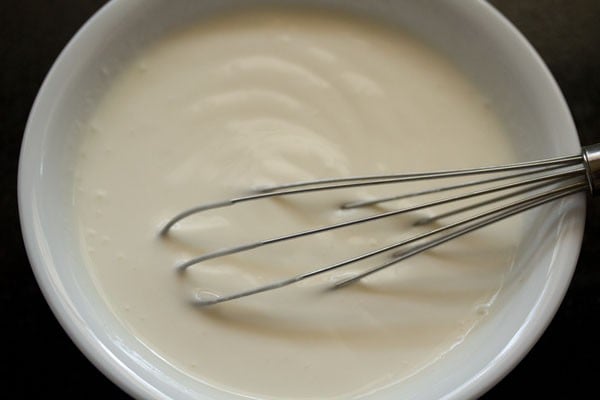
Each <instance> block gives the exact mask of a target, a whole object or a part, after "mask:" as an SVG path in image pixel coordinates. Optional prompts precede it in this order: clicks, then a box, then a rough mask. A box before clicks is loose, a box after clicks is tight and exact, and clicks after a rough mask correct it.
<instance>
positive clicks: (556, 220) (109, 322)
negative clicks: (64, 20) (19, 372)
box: [19, 0, 584, 399]
mask: <svg viewBox="0 0 600 400" xmlns="http://www.w3.org/2000/svg"><path fill="white" fill-rule="evenodd" d="M272 4H277V5H301V6H303V7H306V6H310V5H317V6H320V7H328V8H334V9H335V8H342V9H344V10H348V11H351V12H355V13H359V14H366V15H368V16H370V17H375V18H379V19H381V20H383V21H386V22H388V23H392V24H396V25H398V26H401V27H402V28H403V29H406V30H408V31H409V32H411V33H412V34H414V35H416V36H418V37H420V38H422V39H423V40H424V41H425V42H427V43H429V44H430V45H431V46H433V47H435V48H437V49H438V50H439V51H441V52H443V53H444V54H446V55H447V56H448V57H449V58H450V59H452V60H453V61H454V62H455V63H456V64H457V65H458V66H459V67H460V68H461V69H462V70H463V71H464V72H465V73H466V74H467V75H468V76H469V77H470V78H471V79H472V80H473V81H474V82H476V84H477V85H479V87H480V88H481V90H482V91H483V92H484V93H485V95H486V96H487V97H488V98H489V99H490V102H491V104H492V106H493V107H494V108H495V109H496V110H497V112H498V114H499V115H500V116H501V117H502V118H503V119H504V121H506V126H507V128H508V129H507V131H508V133H509V134H510V135H511V136H512V139H513V142H514V143H515V148H516V149H517V152H518V154H519V157H520V158H522V159H524V160H525V159H535V158H540V157H545V156H554V155H564V154H575V153H578V152H579V142H578V139H577V134H576V131H575V127H574V125H573V122H572V120H571V117H570V114H569V111H568V109H567V106H566V104H565V102H564V100H563V98H562V95H561V93H560V91H559V90H558V88H557V86H556V84H555V82H554V80H553V79H552V77H551V76H550V74H549V73H548V71H547V69H546V68H545V66H544V65H543V63H542V62H541V60H540V59H539V57H538V56H537V55H536V54H535V52H534V51H533V50H532V48H531V47H530V46H529V45H528V44H527V42H526V41H525V40H524V39H523V38H522V37H521V36H520V34H519V33H518V32H517V31H516V30H515V29H514V28H513V27H512V26H511V25H510V24H509V23H508V22H507V21H506V20H505V19H504V18H503V17H502V16H501V15H499V14H498V13H497V12H496V11H495V10H494V9H492V8H491V6H489V5H488V4H487V3H485V2H483V1H481V2H480V1H462V2H458V1H453V2H442V3H435V4H433V3H432V2H422V1H418V0H413V1H403V2H389V1H385V0H380V1H371V2H364V1H360V0H346V1H336V0H320V1H318V0H309V1H306V0H303V1H300V0H280V1H262V0H252V1H242V0H239V1H236V0H219V1H217V0H215V1H209V0H205V1H202V2H198V1H192V0H179V1H173V2H164V1H159V0H127V1H125V0H121V1H119V0H116V1H113V2H111V3H109V4H108V5H107V6H105V7H104V8H103V9H102V10H101V11H100V12H99V13H98V14H97V15H96V16H95V17H94V18H92V20H90V21H89V22H88V23H87V24H86V25H85V26H84V27H83V28H82V30H81V31H80V32H79V33H78V34H77V35H76V36H75V38H74V39H73V40H72V41H71V43H70V44H69V45H68V46H67V48H66V49H65V51H64V52H63V53H62V54H61V56H60V58H59V59H58V60H57V62H56V64H55V65H54V67H53V68H52V70H51V71H50V73H49V75H48V77H47V79H46V81H45V82H44V85H43V87H42V89H41V90H40V93H39V95H38V98H37V99H36V102H35V104H34V107H33V110H32V113H31V115H30V119H29V122H28V125H27V130H26V134H25V138H24V142H23V147H22V154H21V161H20V169H19V206H20V213H21V221H22V228H23V233H24V238H25V242H26V247H27V251H28V254H29V257H30V260H31V263H32V266H33V269H34V272H35V274H36V277H37V279H38V281H39V283H40V286H41V287H42V290H43V292H44V295H45V296H46V298H47V300H48V302H49V303H50V305H51V307H52V309H53V311H54V312H55V313H56V315H57V316H58V318H59V320H60V321H61V323H62V324H63V326H64V327H65V329H66V330H67V332H68V333H69V334H70V336H71V337H72V338H73V339H74V341H75V342H76V343H77V344H78V346H79V347H80V348H81V349H82V351H83V352H84V353H85V354H86V355H87V356H88V357H89V358H90V359H91V360H92V362H94V363H95V364H96V366H98V367H99V368H100V369H101V370H102V371H103V372H104V373H105V374H106V375H108V376H109V377H110V378H111V379H113V380H114V381H115V382H116V383H117V384H119V385H120V386H121V387H122V388H124V389H125V390H126V391H128V392H129V393H130V394H132V395H134V396H136V397H142V398H180V399H203V398H214V399H221V398H223V399H224V398H236V397H237V395H234V394H227V393H222V392H220V391H219V390H217V389H215V388H212V387H210V386H208V385H205V384H202V383H200V382H197V381H195V380H193V379H191V378H189V377H188V376H186V375H185V374H184V373H182V372H181V371H178V370H176V369H174V368H173V367H172V366H170V365H169V364H167V363H166V362H165V361H164V360H162V359H161V358H160V357H159V356H157V355H156V354H154V353H153V352H152V351H151V350H150V349H148V348H146V347H145V346H144V345H143V343H141V342H140V341H139V340H138V339H136V338H135V337H134V336H132V335H131V334H130V333H128V331H127V330H126V329H125V327H123V326H122V324H121V323H120V322H119V321H118V320H116V318H115V317H114V316H113V314H112V313H111V311H110V309H109V308H108V306H107V305H106V304H105V303H104V302H103V301H102V299H101V298H100V295H99V294H98V292H97V290H96V289H95V286H94V284H93V282H92V279H91V277H90V276H89V275H88V273H87V271H86V268H84V267H83V263H84V260H83V258H82V255H81V254H80V252H79V249H78V245H77V243H78V238H77V232H76V230H75V224H74V218H75V217H74V216H73V215H72V183H71V182H72V174H73V170H72V168H73V167H72V165H73V161H74V158H75V154H76V151H77V141H78V138H77V132H78V131H79V125H80V124H81V123H82V121H85V119H86V116H87V115H88V114H89V113H90V112H91V111H92V110H93V108H94V105H95V103H96V101H97V99H98V98H99V97H100V96H101V95H102V93H103V91H104V89H105V88H106V86H107V85H108V84H109V83H110V77H111V75H113V74H114V73H117V72H118V70H119V68H120V67H121V66H122V65H123V64H124V63H126V62H127V60H128V59H130V58H131V57H132V56H133V55H134V54H135V53H136V51H137V50H138V49H140V48H143V47H144V46H146V45H149V44H151V43H152V42H154V41H156V40H157V39H158V38H160V37H161V36H162V35H164V34H165V33H167V32H169V31H171V30H173V29H177V28H179V27H181V26H183V25H186V24H190V23H193V22H195V21H201V20H202V19H203V18H210V16H211V15H214V13H218V12H221V11H223V10H227V9H231V8H239V7H253V6H257V5H263V6H264V5H267V6H268V5H272ZM490 151H493V149H490ZM526 221H527V227H526V234H525V237H526V239H524V241H523V243H522V245H521V246H520V248H519V251H518V253H517V255H516V256H515V263H514V265H515V266H514V268H513V269H512V270H511V272H510V274H509V275H508V277H507V279H506V282H505V285H504V288H503V290H502V291H501V292H500V293H499V295H498V298H497V299H496V301H495V303H494V305H493V307H492V309H491V310H490V313H489V315H488V317H487V318H486V319H485V322H484V323H482V324H481V326H480V327H478V329H476V330H475V331H474V332H472V333H471V334H470V335H469V336H468V337H467V339H466V340H465V341H464V342H463V343H462V344H460V345H459V346H457V347H456V348H455V349H454V350H453V351H452V352H450V353H449V354H448V355H447V356H445V357H444V359H442V360H441V361H440V362H438V363H435V364H434V365H432V366H431V367H428V368H427V369H426V370H425V371H423V372H422V373H420V374H417V375H416V376H414V377H413V378H409V379H408V380H407V381H405V382H403V383H402V384H401V385H394V386H391V387H388V388H386V389H383V390H381V391H378V392H376V393H374V394H372V395H371V396H369V398H373V399H387V398H404V399H426V398H430V399H433V398H436V399H437V398H463V397H470V396H475V395H477V394H480V393H481V392H482V391H484V390H485V389H487V388H489V387H490V386H491V385H492V384H494V383H495V382H496V381H497V380H499V379H500V378H501V377H502V376H504V374H506V373H507V372H508V371H509V370H510V369H511V368H512V366H514V365H515V364H516V363H517V362H518V361H519V360H520V359H521V358H522V357H523V356H524V354H525V353H526V351H527V350H528V349H529V348H530V347H531V346H532V345H533V344H534V343H535V340H536V339H537V338H538V337H539V335H540V334H541V333H542V332H543V329H544V328H545V327H546V325H547V324H548V323H549V321H550V319H551V318H552V316H553V315H554V312H555V311H556V309H557V307H558V305H559V303H560V301H561V300H562V297H563V295H564V292H565V290H566V288H567V285H568V283H569V280H570V277H571V274H572V272H573V269H574V267H575V263H576V259H577V254H578V251H579V246H580V243H581V236H582V232H583V221H584V202H583V199H582V196H578V197H572V198H569V199H566V200H562V201H560V202H557V203H555V204H552V205H549V206H545V207H543V208H540V209H539V210H536V211H535V212H531V213H530V214H528V217H527V219H526ZM456 366H460V368H457V367H456Z"/></svg>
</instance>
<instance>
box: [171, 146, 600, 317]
mask: <svg viewBox="0 0 600 400" xmlns="http://www.w3.org/2000/svg"><path fill="white" fill-rule="evenodd" d="M480 175H487V176H486V177H479V178H478V179H476V180H472V181H468V182H466V183H460V184H452V185H448V186H441V187H436V188H431V189H427V190H423V191H419V192H417V193H410V194H402V195H398V196H393V197H385V198H379V199H375V200H368V201H358V202H350V203H345V204H343V205H342V206H341V207H342V208H345V209H349V208H357V207H366V206H372V205H375V204H380V203H383V202H388V201H393V200H399V199H403V198H407V197H416V196H422V195H429V194H432V193H442V192H451V191H453V190H458V189H461V190H463V189H465V188H473V189H472V191H470V192H468V193H463V192H461V193H459V194H455V195H450V196H448V197H445V198H442V199H438V200H434V201H429V202H426V203H423V204H419V205H417V206H411V207H406V208H402V209H396V210H392V211H387V212H382V213H379V214H374V215H371V216H367V217H362V218H358V219H354V220H350V221H345V222H341V223H337V224H334V225H328V226H322V227H318V228H315V229H310V230H306V231H301V232H295V233H291V234H288V235H283V236H279V237H275V238H270V239H266V240H260V241H256V242H252V243H247V244H242V245H239V246H235V247H230V248H225V249H220V250H217V251H214V252H210V253H207V254H204V255H201V256H199V257H196V258H193V259H191V260H189V261H186V262H184V263H183V264H181V265H178V266H177V268H178V269H179V270H180V271H183V270H185V269H187V268H189V267H191V266H193V265H196V264H198V263H201V262H203V261H207V260H210V259H214V258H217V257H224V256H227V255H230V254H234V253H240V252H243V251H248V250H251V249H256V248H258V247H262V246H267V245H270V244H274V243H278V242H283V241H287V240H292V239H297V238H300V237H303V236H308V235H313V234H317V233H321V232H325V231H330V230H334V229H340V228H344V227H348V226H351V225H356V224H361V223H366V222H370V221H374V220H378V219H382V218H388V217H392V216H396V215H400V214H405V213H408V212H411V211H417V210H423V209H427V208H431V207H435V206H439V205H442V204H448V203H453V202H457V201H461V200H466V199H475V198H477V197H480V196H489V195H492V194H493V195H494V197H493V198H485V199H484V200H480V201H476V202H474V203H472V204H470V205H468V206H466V207H459V208H456V209H454V210H452V211H450V212H444V213H440V214H437V215H435V216H433V217H428V218H424V219H421V220H419V221H417V222H416V224H419V225H424V224H428V223H431V222H433V221H437V220H440V219H442V218H445V217H448V216H450V215H455V214H459V213H462V212H465V211H468V210H475V209H477V208H479V207H483V206H489V205H492V204H494V203H497V202H500V201H503V202H504V203H503V204H502V205H501V206H498V207H495V208H491V209H485V211H482V212H480V213H478V214H476V215H472V216H469V217H467V218H464V219H462V220H459V221H457V222H452V223H448V224H446V225H442V226H441V227H437V228H435V229H432V230H430V231H428V232H425V233H421V234H418V235H415V236H413V237H410V238H408V239H406V240H403V241H401V242H398V243H394V244H391V245H388V246H385V247H383V248H380V249H377V250H373V251H370V252H367V253H364V254H361V255H359V256H356V257H352V258H349V259H346V260H343V261H340V262H337V263H335V264H332V265H328V266H325V267H322V268H318V269H315V270H312V271H310V272H307V273H303V274H299V275H296V276H293V277H291V278H289V279H284V280H280V281H276V282H274V283H271V284H268V285H264V286H259V287H256V288H253V289H250V290H246V291H241V292H237V293H233V294H230V295H224V296H215V297H211V298H207V299H199V300H198V302H197V304H198V305H200V306H208V305H212V304H217V303H221V302H225V301H230V300H234V299H238V298H240V297H246V296H250V295H253V294H257V293H261V292H266V291H269V290H273V289H277V288H281V287H284V286H288V285H291V284H294V283H296V282H299V281H302V280H304V279H308V278H310V277H313V276H316V275H319V274H323V273H326V272H329V271H332V270H335V269H338V268H342V267H344V266H347V265H349V264H352V263H355V262H358V261H361V260H364V259H367V258H369V257H373V256H376V255H379V254H382V253H386V252H392V251H393V250H396V251H395V252H393V253H392V256H391V258H390V259H389V261H387V262H384V263H383V264H380V265H377V266H374V267H372V268H371V269H369V270H367V271H365V272H363V273H360V274H358V275H356V276H353V277H351V278H347V279H345V280H342V281H340V282H338V283H336V284H335V285H334V287H335V288H337V287H343V286H346V285H349V284H351V283H354V282H357V281H359V280H361V279H362V278H364V277H366V276H368V275H371V274H373V273H375V272H378V271H381V270H382V269H384V268H387V267H389V266H391V265H394V264H396V263H398V262H400V261H402V260H405V259H407V258H409V257H412V256H414V255H416V254H419V253H421V252H423V251H425V250H428V249H431V248H432V247H435V246H439V245H440V244H442V243H445V242H447V241H449V240H452V239H454V238H456V237H459V236H462V235H464V234H466V233H469V232H472V231H474V230H476V229H479V228H482V227H484V226H486V225H489V224H491V223H494V222H497V221H500V220H502V219H505V218H507V217H510V216H512V215H515V214H518V213H521V212H523V211H526V210H529V209H531V208H534V207H537V206H539V205H542V204H545V203H548V202H550V201H553V200H556V199H559V198H562V197H565V196H569V195H571V194H574V193H577V192H582V191H587V192H588V193H589V194H590V195H591V196H596V195H597V194H598V193H599V192H600V143H599V144H594V145H591V146H586V147H583V148H582V152H581V154H579V155H574V156H567V157H558V158H551V159H545V160H539V161H532V162H523V163H517V164H510V165H503V166H492V167H483V168H473V169H461V170H447V171H437V172H426V173H411V174H395V175H379V176H375V175H374V176H355V177H346V178H334V179H322V180H316V181H304V182H296V183H290V184H285V185H280V186H273V187H269V188H264V189H261V190H259V191H256V192H255V193H254V194H250V195H247V196H242V197H237V198H232V199H229V200H224V201H220V202H216V203H210V204H204V205H201V206H198V207H194V208H190V209H188V210H185V211H183V212H181V213H179V214H177V215H176V216H174V217H173V218H172V219H171V220H169V221H168V222H167V223H166V225H165V226H164V227H163V228H162V230H161V231H160V236H161V237H165V236H167V235H168V234H169V231H170V229H171V228H172V227H173V225H175V224H176V223H178V222H179V221H181V220H183V219H184V218H186V217H188V216H190V215H192V214H197V213H199V212H203V211H206V210H211V209H216V208H222V207H226V206H232V205H234V204H237V203H242V202H249V201H255V200H260V199H266V198H270V197H279V196H290V195H296V194H301V193H309V192H317V191H325V190H335V189H344V188H355V187H361V186H368V185H383V184H393V183H400V182H414V181H421V180H437V179H443V178H453V177H465V176H480ZM517 178H518V180H515V179H517ZM502 181H505V182H504V183H502ZM482 185H483V186H482ZM491 185H493V186H491ZM478 186H480V188H477V187H478ZM511 198H513V199H515V198H516V199H517V200H512V201H511V200H510V199H511ZM507 201H508V202H507ZM409 245H412V247H409V248H408V250H405V251H401V252H398V249H401V248H403V247H407V246H409Z"/></svg>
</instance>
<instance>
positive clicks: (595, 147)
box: [582, 143, 600, 196]
mask: <svg viewBox="0 0 600 400" xmlns="http://www.w3.org/2000/svg"><path fill="white" fill-rule="evenodd" d="M582 156H583V164H584V166H585V175H586V178H587V181H588V184H589V186H590V193H591V194H592V196H597V195H598V194H599V193H600V143H596V144H592V145H590V146H584V147H583V148H582Z"/></svg>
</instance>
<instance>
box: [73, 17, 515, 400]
mask: <svg viewBox="0 0 600 400" xmlns="http://www.w3.org/2000/svg"><path fill="white" fill-rule="evenodd" d="M490 148H493V159H490V156H489V154H490V151H489V149H490ZM513 158H514V155H513V153H512V149H511V147H510V143H508V140H507V138H506V135H505V133H504V132H503V128H502V126H501V124H500V123H499V121H497V119H496V117H495V116H494V115H493V113H492V112H491V111H490V109H489V106H488V104H487V102H486V101H485V99H484V98H483V97H482V96H481V95H480V93H478V92H477V90H476V89H475V88H473V87H472V86H471V85H470V83H469V82H468V80H467V79H466V78H465V77H464V76H463V75H462V74H461V73H460V72H459V71H457V70H456V69H455V68H454V67H453V66H452V65H451V64H450V63H449V62H448V61H446V60H445V59H444V58H443V57H442V56H441V55H439V54H437V53H436V52H434V51H432V50H431V49H429V48H427V47H426V46H425V45H423V44H422V43H420V42H418V41H416V40H415V39H413V38H411V37H409V36H407V35H405V34H403V33H402V32H399V31H396V30H393V29H391V28H386V27H382V26H379V25H376V24H375V23H371V22H365V21H362V20H359V19H354V18H352V17H343V16H339V15H332V14H328V13H312V12H308V11H307V12H291V11H263V12H252V13H243V14H239V15H230V16H224V17H222V18H215V19H214V20H213V21H211V22H210V23H203V24H201V25H199V26H197V27H194V28H192V29H189V30H186V31H184V32H181V33H178V34H175V35H173V36H171V37H168V38H167V39H165V40H163V41H161V42H160V43H158V44H157V45H155V46H154V47H152V48H150V49H147V50H145V51H143V52H142V53H141V54H140V56H139V57H138V58H137V59H136V60H134V62H133V63H132V64H131V65H130V66H128V67H127V68H126V69H125V70H124V71H123V72H122V73H121V74H119V75H118V76H117V77H116V78H115V79H114V82H113V83H112V84H111V87H110V89H109V90H108V92H107V93H106V95H105V96H104V98H103V99H102V101H101V102H100V103H99V104H98V107H97V110H96V111H95V113H94V115H93V116H92V117H91V118H90V120H89V122H88V123H87V124H86V126H85V128H84V129H83V132H82V141H81V145H80V156H79V160H78V165H77V168H76V171H77V172H76V177H75V183H74V204H75V211H76V213H77V218H78V221H79V228H80V232H81V243H82V249H83V251H84V254H85V257H86V259H87V264H88V267H89V269H90V271H91V273H92V275H93V277H94V279H95V281H96V282H97V286H98V288H99V290H100V291H101V292H102V294H103V296H104V297H105V299H106V302H107V303H108V304H109V305H110V307H111V308H112V309H113V310H114V313H115V314H116V315H117V316H118V317H119V318H120V319H121V320H122V321H123V323H124V324H125V325H126V326H127V327H128V328H129V329H131V331H132V332H134V334H135V335H136V336H138V337H139V339H140V340H141V341H143V342H144V343H145V344H146V345H147V346H148V347H149V348H151V349H152V350H153V351H154V352H155V353H157V354H158V355H160V356H161V357H163V358H164V359H166V360H167V361H168V362H170V363H172V364H173V365H174V366H175V367H176V368H179V369H181V370H183V371H185V372H186V373H188V374H190V375H192V376H194V377H196V378H197V379H199V380H202V381H204V382H207V383H209V384H212V385H215V386H217V387H222V388H224V389H225V390H231V391H232V392H235V393H241V394H246V395H251V396H259V397H261V398H276V397H285V398H314V399H317V398H318V399H322V398H348V397H351V396H357V395H361V394H365V393H369V392H371V391H374V390H377V389H379V388H381V387H384V386H386V385H389V384H393V383H396V382H399V381H401V380H402V379H405V378H407V377H409V376H411V375H414V374H416V373H418V372H419V371H420V370H421V369H423V368H424V367H426V366H427V365H429V364H431V363H433V362H435V361H436V360H438V359H439V358H440V357H443V355H444V353H446V352H448V351H450V350H451V349H452V348H453V346H455V345H456V344H457V343H460V342H461V341H462V340H463V338H464V337H465V336H466V335H467V334H468V333H469V331H470V330H471V329H473V328H474V327H476V325H477V323H478V322H479V321H480V320H481V319H482V318H484V317H485V314H486V312H487V308H488V306H489V304H490V303H491V302H492V301H493V299H494V295H495V294H496V293H497V291H498V290H499V288H500V287H501V285H502V280H503V277H504V275H505V273H506V272H507V270H508V269H509V268H510V267H511V260H512V254H513V250H514V246H515V243H516V242H517V240H518V234H515V232H518V229H516V223H513V224H510V225H509V224H506V223H505V224H500V225H497V226H495V227H493V228H491V229H486V230H483V231H481V232H479V233H477V234H476V235H469V236H467V237H464V238H461V239H459V240H457V241H455V242H453V243H450V244H448V245H445V246H443V247H441V248H439V249H437V250H435V251H432V252H430V253H428V254H425V255H422V256H419V257H417V258H414V259H411V260H410V261H407V262H405V263H403V264H400V265H397V266H394V267H392V268H389V269H387V270H386V271H384V272H381V273H379V274H376V275H373V276H371V277H369V278H367V279H365V280H364V281H363V282H362V283H360V284H357V285H354V286H352V287H348V288H345V289H343V290H337V291H326V290H325V289H326V288H327V287H329V286H330V285H331V283H332V282H335V281H336V280H338V279H341V278H343V277H344V276H349V274H352V271H360V270H364V269H365V268H368V267H369V266H373V265H376V264H377V263H378V262H382V261H385V260H386V257H380V258H378V259H375V260H369V261H367V262H362V263H359V264H357V265H355V266H352V267H349V268H347V269H344V270H340V271H336V272H333V273H330V274H327V275H324V276H319V277H316V278H314V279H312V280H307V281H304V282H302V283H300V284H297V285H295V286H292V287H289V288H286V289H282V290H277V291H273V292H270V293H265V294H261V295H257V296H254V297H251V298H246V299H240V300H238V301H234V302H230V303H224V304H220V305H218V306H215V307H213V308H204V309H202V308H199V307H197V306H195V305H194V304H193V301H194V299H195V297H196V296H197V295H199V294H201V293H203V292H206V291H208V292H211V293H215V294H227V293H231V292H234V291H236V290H243V289H248V288H251V287H254V286H257V285H262V284H265V283H269V282H272V281H273V280H276V279H280V278H285V277H289V276H291V275H294V274H297V273H301V272H305V271H308V270H312V269H315V268H317V267H322V266H325V265H327V264H328V263H331V262H335V261H339V260H342V259H345V258H348V257H352V256H356V255H359V254H361V253H363V252H365V251H368V250H372V249H375V248H378V247H383V246H385V245H387V244H390V243H393V242H395V241H398V240H401V239H402V238H404V237H406V236H407V235H410V234H411V233H412V232H414V231H415V228H413V227H412V222H413V221H414V220H415V218H416V217H414V216H406V217H401V218H393V219H387V220H384V221H379V222H375V223H371V224H368V225H361V226H357V227H352V228H347V229H343V230H338V231H335V232H328V233H324V234H320V235H318V236H315V237H312V238H308V239H301V240H298V241H294V242H289V243H285V244H280V245H274V246H271V247H268V248H263V249H259V250H254V251H251V252H245V253H241V254H238V255H234V256H230V257H226V258H221V259H216V260H212V261H209V262H206V263H203V264H200V265H197V266H194V267H192V268H189V269H188V270H186V272H185V273H177V272H176V271H175V269H174V267H175V265H177V264H178V263H180V262H182V261H185V260H187V259H189V258H191V257H194V256H197V255H200V254H203V253H205V252H208V251H212V250H216V249H219V248H222V247H227V246H230V245H236V244H241V243H245V242H248V241H254V240H257V239H263V238H269V237H273V236H277V235H280V234H284V233H288V232H294V231H298V230H302V229H307V228H309V227H317V226H321V225H325V224H330V223H337V222H341V221H345V220H348V219H353V218H357V217H359V216H364V215H369V214H372V213H375V212H381V211H382V210H389V209H394V208H397V207H401V206H405V205H407V204H410V203H411V202H410V201H409V200H405V201H399V202H396V203H390V204H386V205H382V206H380V207H376V208H367V209H361V210H340V209H339V205H340V204H341V203H343V202H345V201H348V200H356V199H364V198H370V197H373V196H377V195H380V194H382V193H383V194H391V193H397V189H396V190H394V188H393V187H379V188H376V189H366V188H361V189H353V190H350V191H341V192H333V193H332V192H329V193H326V194H319V195H311V196H304V195H302V196H296V197H290V198H286V199H278V200H265V201H262V202H259V203H252V204H250V203H248V204H239V205H236V206H234V207H230V208H227V209H223V210H218V211H213V212H207V213H205V214H202V215H198V216H195V217H191V218H189V219H187V220H186V221H184V222H182V223H180V224H178V225H177V226H175V227H174V229H173V230H172V232H171V235H170V236H169V238H167V239H160V238H159V237H158V231H159V229H160V228H161V226H162V224H164V222H165V221H166V220H167V219H169V218H170V217H171V216H172V215H174V214H176V213H178V212H179V211H181V210H183V209H186V208H188V207H192V206H195V205H198V204H201V203H208V202H212V201H218V200H222V199H226V198H230V197H236V196H239V195H244V194H247V193H248V191H249V190H250V189H251V188H254V187H257V186H263V185H270V184H277V183H284V182H293V181H299V180H306V179H316V178H322V177H338V176H348V175H366V174H367V175H368V174H378V173H393V172H400V171H420V170H435V169H440V168H443V169H445V168H451V167H452V168H459V167H468V166H477V165H489V164H491V163H502V162H508V161H512V160H513ZM419 216H422V215H419ZM419 216H417V217H419Z"/></svg>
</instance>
